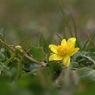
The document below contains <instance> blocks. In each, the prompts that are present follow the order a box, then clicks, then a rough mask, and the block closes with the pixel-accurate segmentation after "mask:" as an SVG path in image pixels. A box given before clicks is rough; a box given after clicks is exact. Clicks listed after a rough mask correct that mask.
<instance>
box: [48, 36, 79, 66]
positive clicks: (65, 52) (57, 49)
mask: <svg viewBox="0 0 95 95" xmlns="http://www.w3.org/2000/svg"><path fill="white" fill-rule="evenodd" d="M75 43H76V38H74V37H72V38H69V39H68V40H67V41H66V39H63V40H62V41H61V44H60V45H58V46H56V45H53V44H50V45H49V48H50V49H51V51H52V52H53V54H52V55H51V56H50V57H49V61H53V60H62V61H63V64H64V65H65V66H66V67H68V66H70V57H71V56H72V55H74V54H75V53H76V52H77V51H78V50H79V48H75Z"/></svg>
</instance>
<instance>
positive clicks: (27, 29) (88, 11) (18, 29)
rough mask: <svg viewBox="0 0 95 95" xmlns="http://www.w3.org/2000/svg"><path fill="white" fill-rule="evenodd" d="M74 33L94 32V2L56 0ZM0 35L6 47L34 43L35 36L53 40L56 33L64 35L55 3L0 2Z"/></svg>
mask: <svg viewBox="0 0 95 95" xmlns="http://www.w3.org/2000/svg"><path fill="white" fill-rule="evenodd" d="M59 2H60V3H61V7H62V8H63V10H64V11H65V13H66V15H67V17H68V19H69V22H70V24H71V26H72V31H73V32H75V30H74V25H73V20H74V22H75V23H76V24H75V25H76V28H77V32H78V35H82V38H85V37H87V35H86V34H85V33H88V32H89V33H91V32H93V31H94V30H95V16H94V15H95V11H94V9H95V5H94V4H95V0H59ZM0 32H1V33H2V32H3V34H5V36H6V39H7V40H8V42H9V43H10V44H19V43H20V42H21V43H22V42H23V41H24V40H25V39H32V40H31V41H32V43H34V44H35V43H36V41H37V40H38V39H37V38H38V36H39V33H42V34H43V35H44V36H45V38H46V39H50V37H52V36H53V38H55V39H56V34H57V33H59V34H63V33H65V32H66V33H67V34H68V29H67V27H66V25H65V22H64V18H63V16H62V14H61V12H60V9H59V8H58V3H57V0H0ZM50 35H52V36H50Z"/></svg>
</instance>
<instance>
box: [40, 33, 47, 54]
mask: <svg viewBox="0 0 95 95" xmlns="http://www.w3.org/2000/svg"><path fill="white" fill-rule="evenodd" d="M38 44H39V47H42V48H43V50H44V51H45V52H46V53H48V43H47V41H46V39H45V38H44V36H43V34H41V33H40V37H39V43H38Z"/></svg>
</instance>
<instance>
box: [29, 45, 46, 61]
mask: <svg viewBox="0 0 95 95" xmlns="http://www.w3.org/2000/svg"><path fill="white" fill-rule="evenodd" d="M29 55H32V56H33V58H35V59H37V60H39V61H44V60H45V57H46V54H45V53H44V51H43V50H42V48H41V47H33V46H31V47H30V49H29Z"/></svg>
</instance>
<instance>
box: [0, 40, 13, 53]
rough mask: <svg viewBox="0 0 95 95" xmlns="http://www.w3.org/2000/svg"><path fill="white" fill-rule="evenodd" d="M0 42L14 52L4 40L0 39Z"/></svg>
mask: <svg viewBox="0 0 95 95" xmlns="http://www.w3.org/2000/svg"><path fill="white" fill-rule="evenodd" d="M0 43H2V44H4V45H5V46H7V47H8V48H9V49H10V50H11V51H12V52H14V49H13V48H11V47H10V45H8V44H7V43H6V42H4V41H3V40H1V39H0Z"/></svg>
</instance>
